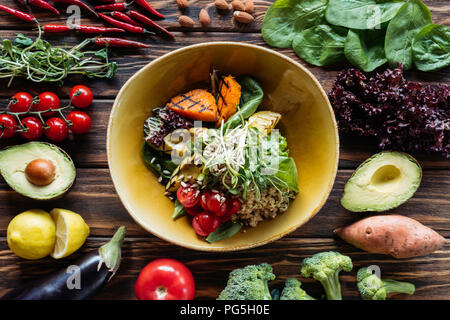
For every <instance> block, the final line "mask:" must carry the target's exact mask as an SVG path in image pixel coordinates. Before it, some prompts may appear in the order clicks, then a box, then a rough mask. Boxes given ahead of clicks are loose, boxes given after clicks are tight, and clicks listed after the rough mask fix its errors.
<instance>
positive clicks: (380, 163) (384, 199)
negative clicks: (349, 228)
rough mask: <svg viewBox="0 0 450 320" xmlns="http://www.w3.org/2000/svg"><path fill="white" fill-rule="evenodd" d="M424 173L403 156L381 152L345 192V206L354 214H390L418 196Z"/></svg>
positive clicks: (415, 163) (355, 175) (414, 162)
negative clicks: (390, 211) (387, 212)
mask: <svg viewBox="0 0 450 320" xmlns="http://www.w3.org/2000/svg"><path fill="white" fill-rule="evenodd" d="M421 179H422V169H421V167H420V165H419V163H418V162H417V160H416V159H414V158H413V157H411V156H410V155H409V154H406V153H402V152H393V151H385V152H380V153H377V154H375V155H373V156H372V157H370V158H369V159H367V160H366V161H364V162H363V163H362V164H361V165H360V166H359V167H358V168H357V169H356V171H355V172H354V173H353V175H352V176H351V177H350V179H349V180H348V182H347V184H346V185H345V188H344V195H343V196H342V199H341V204H342V206H343V207H344V208H346V209H347V210H350V211H353V212H364V211H386V210H390V209H393V208H396V207H398V206H399V205H401V204H402V203H404V202H406V201H407V200H408V199H409V198H411V197H412V196H413V195H414V193H415V192H416V190H417V188H418V187H419V185H420V181H421Z"/></svg>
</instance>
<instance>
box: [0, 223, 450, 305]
mask: <svg viewBox="0 0 450 320" xmlns="http://www.w3.org/2000/svg"><path fill="white" fill-rule="evenodd" d="M109 233H112V231H111V230H110V232H109ZM103 243H104V239H89V240H88V241H87V243H86V244H85V245H84V247H83V248H82V249H80V251H79V252H77V253H75V254H73V255H72V256H70V257H68V258H65V259H63V260H53V259H52V258H45V259H41V260H37V261H26V260H22V259H20V258H18V257H16V256H15V255H13V254H12V253H11V251H9V250H8V248H7V246H6V244H5V241H4V239H0V295H3V294H4V293H6V292H7V291H8V290H9V289H10V288H15V287H17V286H20V285H22V284H24V283H27V282H28V281H30V280H33V279H36V278H39V277H40V276H43V275H45V274H48V273H50V272H52V271H55V270H58V269H60V268H64V267H65V266H68V265H70V264H72V263H73V261H74V260H75V259H76V258H77V257H79V256H81V255H82V254H83V253H84V252H88V251H90V250H94V249H95V248H98V247H99V246H100V245H101V244H103ZM449 249H450V244H448V243H447V244H446V246H445V247H444V248H443V249H441V250H439V251H436V252H435V253H433V254H431V255H429V256H426V257H418V258H414V259H407V260H404V259H403V260H395V259H393V258H391V257H388V256H382V255H372V254H367V253H365V252H362V251H360V250H358V249H355V248H353V247H352V246H349V245H347V244H344V243H343V242H342V241H340V240H334V239H329V238H325V239H317V238H301V239H299V238H292V237H286V238H283V239H281V240H278V241H276V242H274V243H272V244H269V245H265V246H263V247H260V248H254V249H252V250H246V251H241V252H233V253H220V254H212V253H206V252H198V251H192V250H188V249H183V248H181V247H176V246H173V245H170V244H168V243H167V242H165V241H162V240H159V239H156V238H150V239H149V238H127V239H126V240H125V242H124V245H123V250H122V254H123V258H122V264H121V266H120V269H119V271H118V273H117V274H116V276H115V278H113V280H112V281H111V282H110V283H109V284H108V286H107V287H106V288H105V289H104V290H102V291H101V292H100V294H99V295H98V296H97V297H96V298H97V299H134V298H135V297H134V284H135V282H136V279H137V276H138V274H139V272H140V270H141V269H142V268H143V267H144V266H145V265H146V264H147V263H148V262H150V261H152V260H154V259H158V258H162V257H170V258H175V259H179V260H180V261H182V262H184V263H186V264H187V266H188V267H189V268H190V270H191V271H192V272H193V275H194V279H195V283H196V299H215V298H216V297H217V296H218V294H219V293H220V291H221V290H222V289H223V287H224V286H225V284H226V281H227V278H228V273H229V272H230V271H231V270H233V269H234V268H239V267H243V266H246V265H249V264H259V263H262V262H268V263H270V264H271V265H272V266H273V268H274V273H275V274H276V275H277V279H276V280H275V281H273V282H271V283H270V286H271V288H273V287H282V285H283V282H284V280H285V279H287V278H292V277H295V278H297V279H300V280H301V281H302V282H303V285H302V287H303V288H304V289H305V290H307V292H309V293H310V294H311V295H313V296H314V297H316V298H320V296H321V295H322V288H321V286H320V284H319V283H318V282H316V281H314V280H311V279H303V278H300V275H299V269H300V268H299V267H300V264H301V261H302V260H303V259H304V258H306V257H309V256H311V255H313V254H315V253H318V252H321V251H328V250H337V251H339V252H341V253H343V254H346V255H348V256H350V257H351V258H352V260H353V264H354V269H353V270H352V271H351V272H349V273H346V272H342V273H341V277H340V279H341V283H342V291H343V296H344V299H359V296H358V291H357V289H356V271H357V270H358V268H359V267H361V266H368V265H378V266H379V267H380V269H381V272H382V276H383V277H385V278H393V279H396V280H401V281H409V282H412V283H414V284H415V285H416V293H415V294H414V295H413V296H407V295H394V296H392V297H391V299H446V298H448V292H449V289H450V280H449V279H450V267H449V265H450V263H449V262H450V250H449Z"/></svg>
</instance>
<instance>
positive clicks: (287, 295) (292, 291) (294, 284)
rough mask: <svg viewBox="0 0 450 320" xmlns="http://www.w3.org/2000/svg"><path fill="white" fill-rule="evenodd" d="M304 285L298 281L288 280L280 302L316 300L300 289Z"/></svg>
mask: <svg viewBox="0 0 450 320" xmlns="http://www.w3.org/2000/svg"><path fill="white" fill-rule="evenodd" d="M301 285H302V283H301V282H300V281H298V280H297V279H293V278H291V279H287V280H286V282H285V284H284V288H283V291H282V292H281V296H280V300H316V299H314V298H313V297H311V296H310V295H309V294H307V293H306V291H305V290H303V289H302V288H300V287H301Z"/></svg>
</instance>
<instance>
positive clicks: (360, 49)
mask: <svg viewBox="0 0 450 320" xmlns="http://www.w3.org/2000/svg"><path fill="white" fill-rule="evenodd" d="M384 36H385V30H349V31H348V34H347V39H346V40H345V45H344V53H345V57H346V58H347V60H348V61H349V62H350V63H351V64H353V65H354V66H356V67H358V68H359V69H361V70H363V71H365V72H372V71H373V70H375V69H376V68H378V67H379V66H382V65H383V64H385V63H386V61H387V59H386V56H385V55H384Z"/></svg>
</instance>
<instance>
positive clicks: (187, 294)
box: [134, 259, 195, 300]
mask: <svg viewBox="0 0 450 320" xmlns="http://www.w3.org/2000/svg"><path fill="white" fill-rule="evenodd" d="M134 291H135V294H136V298H138V299H139V300H192V299H193V298H194V295H195V284H194V277H193V276H192V273H191V271H190V270H189V269H188V268H187V267H186V266H185V265H184V264H183V263H181V262H179V261H177V260H173V259H157V260H154V261H152V262H150V263H149V264H147V265H146V266H145V267H144V269H142V271H141V273H140V274H139V277H138V279H137V281H136V285H135V287H134Z"/></svg>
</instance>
